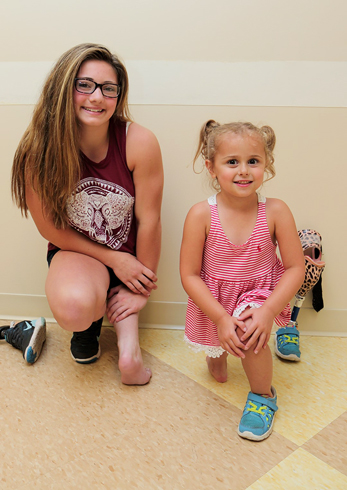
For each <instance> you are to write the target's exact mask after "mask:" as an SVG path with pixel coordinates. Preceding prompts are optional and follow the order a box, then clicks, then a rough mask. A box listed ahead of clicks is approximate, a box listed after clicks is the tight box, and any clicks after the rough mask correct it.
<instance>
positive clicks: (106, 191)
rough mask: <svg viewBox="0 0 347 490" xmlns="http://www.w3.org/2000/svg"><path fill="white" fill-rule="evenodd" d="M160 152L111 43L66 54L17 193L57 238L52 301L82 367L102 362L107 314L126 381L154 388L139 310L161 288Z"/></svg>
mask: <svg viewBox="0 0 347 490" xmlns="http://www.w3.org/2000/svg"><path fill="white" fill-rule="evenodd" d="M162 186H163V172H162V163H161V154H160V149H159V145H158V142H157V140H156V138H155V136H154V135H153V134H152V133H151V132H150V131H148V130H147V129H145V128H143V127H141V126H139V125H138V124H136V123H134V122H132V121H131V118H130V115H129V109H128V76H127V72H126V69H125V67H124V65H123V64H122V63H121V61H120V60H119V58H118V57H117V56H115V55H113V54H111V53H110V51H109V50H108V49H106V48H105V47H104V46H100V45H97V44H81V45H79V46H76V47H74V48H72V49H70V50H69V51H67V52H66V53H64V54H63V55H62V56H61V58H60V59H59V60H58V62H57V64H56V65H55V67H54V68H53V70H52V72H51V73H50V75H49V76H48V79H47V81H46V83H45V85H44V88H43V91H42V94H41V97H40V100H39V102H38V104H37V106H36V108H35V110H34V114H33V118H32V121H31V123H30V125H29V127H28V129H27V130H26V132H25V134H24V136H23V138H22V140H21V142H20V144H19V147H18V149H17V152H16V155H15V158H14V165H13V172H12V193H13V196H14V199H15V201H16V203H17V204H18V206H19V207H20V209H21V210H22V212H23V213H24V214H25V215H27V213H28V211H30V214H31V216H32V217H33V219H34V221H35V224H36V226H37V228H38V230H39V232H40V233H41V235H42V236H43V237H44V238H46V239H47V240H48V241H49V246H48V256H47V259H48V263H49V264H50V267H49V272H48V277H47V282H46V294H47V298H48V302H49V305H50V307H51V310H52V312H53V314H54V317H55V318H56V320H57V322H58V324H59V325H60V326H61V327H62V328H64V329H66V330H69V331H71V332H74V333H73V336H72V340H71V354H72V357H73V358H74V360H75V361H76V362H79V363H82V364H85V363H91V362H94V361H96V360H97V359H98V357H99V356H100V347H99V336H100V331H101V325H102V319H103V316H104V314H105V312H107V314H108V317H109V320H110V321H111V322H112V323H113V325H114V327H115V329H116V332H117V338H118V348H119V369H120V371H121V380H122V382H123V383H125V384H140V385H141V384H146V383H147V382H148V381H149V379H150V377H151V371H150V370H149V369H147V368H145V367H144V365H143V361H142V356H141V351H140V347H139V340H138V312H139V311H140V310H141V309H142V308H143V307H144V306H145V304H146V302H147V299H148V297H149V295H150V292H151V291H152V290H153V289H155V288H156V284H155V282H156V281H157V277H156V274H155V272H156V268H157V265H158V260H159V253H160V234H161V227H160V207H161V196H162Z"/></svg>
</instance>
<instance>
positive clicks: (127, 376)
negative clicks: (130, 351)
mask: <svg viewBox="0 0 347 490" xmlns="http://www.w3.org/2000/svg"><path fill="white" fill-rule="evenodd" d="M118 367H119V370H120V372H121V381H122V383H123V384H125V385H146V384H147V383H149V380H150V379H151V377H152V371H151V370H150V369H149V368H146V367H145V366H144V365H143V360H142V355H141V352H140V355H137V356H136V357H135V358H133V357H131V356H127V355H122V356H120V358H119V362H118Z"/></svg>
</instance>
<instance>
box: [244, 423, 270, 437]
mask: <svg viewBox="0 0 347 490" xmlns="http://www.w3.org/2000/svg"><path fill="white" fill-rule="evenodd" d="M272 430H273V424H272V425H271V427H270V429H269V430H268V431H267V432H265V434H262V435H261V436H257V435H256V434H253V432H249V431H247V430H246V431H244V432H240V431H239V430H237V433H238V435H239V436H240V437H242V438H243V439H249V440H250V441H263V440H264V439H267V438H268V437H269V436H270V435H271V433H272Z"/></svg>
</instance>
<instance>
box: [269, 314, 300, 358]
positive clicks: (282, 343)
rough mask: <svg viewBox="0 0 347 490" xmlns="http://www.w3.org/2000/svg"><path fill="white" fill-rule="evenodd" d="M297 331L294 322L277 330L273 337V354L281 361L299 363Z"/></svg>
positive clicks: (298, 334)
mask: <svg viewBox="0 0 347 490" xmlns="http://www.w3.org/2000/svg"><path fill="white" fill-rule="evenodd" d="M299 336H300V333H299V330H298V329H297V328H296V326H295V323H294V322H290V323H288V325H287V326H286V327H282V328H279V329H278V330H277V332H276V336H275V352H276V354H277V355H278V357H280V358H281V359H286V360H287V361H300V356H301V352H300V347H299Z"/></svg>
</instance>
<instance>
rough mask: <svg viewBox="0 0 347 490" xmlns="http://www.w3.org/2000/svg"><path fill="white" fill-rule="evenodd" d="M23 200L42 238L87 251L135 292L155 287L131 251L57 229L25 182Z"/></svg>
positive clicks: (74, 250) (69, 229) (85, 252)
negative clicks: (127, 251) (111, 247)
mask: <svg viewBox="0 0 347 490" xmlns="http://www.w3.org/2000/svg"><path fill="white" fill-rule="evenodd" d="M26 202H27V205H28V208H29V211H30V214H31V216H32V218H33V220H34V222H35V224H36V227H37V229H38V231H39V232H40V234H41V235H42V236H43V237H44V238H45V239H46V240H48V241H50V242H51V243H54V245H56V246H57V247H59V248H60V249H62V250H67V251H71V252H77V253H81V254H84V255H89V256H90V257H93V258H94V259H96V260H99V261H100V262H102V263H103V264H105V265H106V266H108V267H111V268H112V269H113V270H114V272H115V274H116V275H117V277H119V279H120V280H121V281H122V282H124V284H126V286H127V287H128V288H129V289H130V290H131V291H133V292H135V293H137V294H139V293H141V294H149V292H150V291H151V290H152V289H153V288H155V287H156V286H155V281H156V280H157V277H156V275H155V273H154V272H153V271H152V270H150V269H149V268H148V267H145V265H144V264H142V263H141V262H140V261H139V260H137V259H136V257H134V256H132V255H131V254H128V253H125V252H117V251H115V250H112V249H110V248H109V247H107V246H106V245H102V244H99V243H96V242H94V241H93V240H90V239H89V238H88V237H86V236H85V235H83V234H82V233H79V232H78V231H76V230H74V229H73V228H71V227H70V226H68V227H67V228H65V229H60V230H58V229H57V228H56V227H55V226H54V223H53V221H52V220H51V219H50V217H49V216H47V213H45V212H44V209H43V207H42V203H41V201H40V199H39V198H38V196H37V194H36V193H35V191H34V190H33V189H32V187H31V186H29V185H27V186H26Z"/></svg>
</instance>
